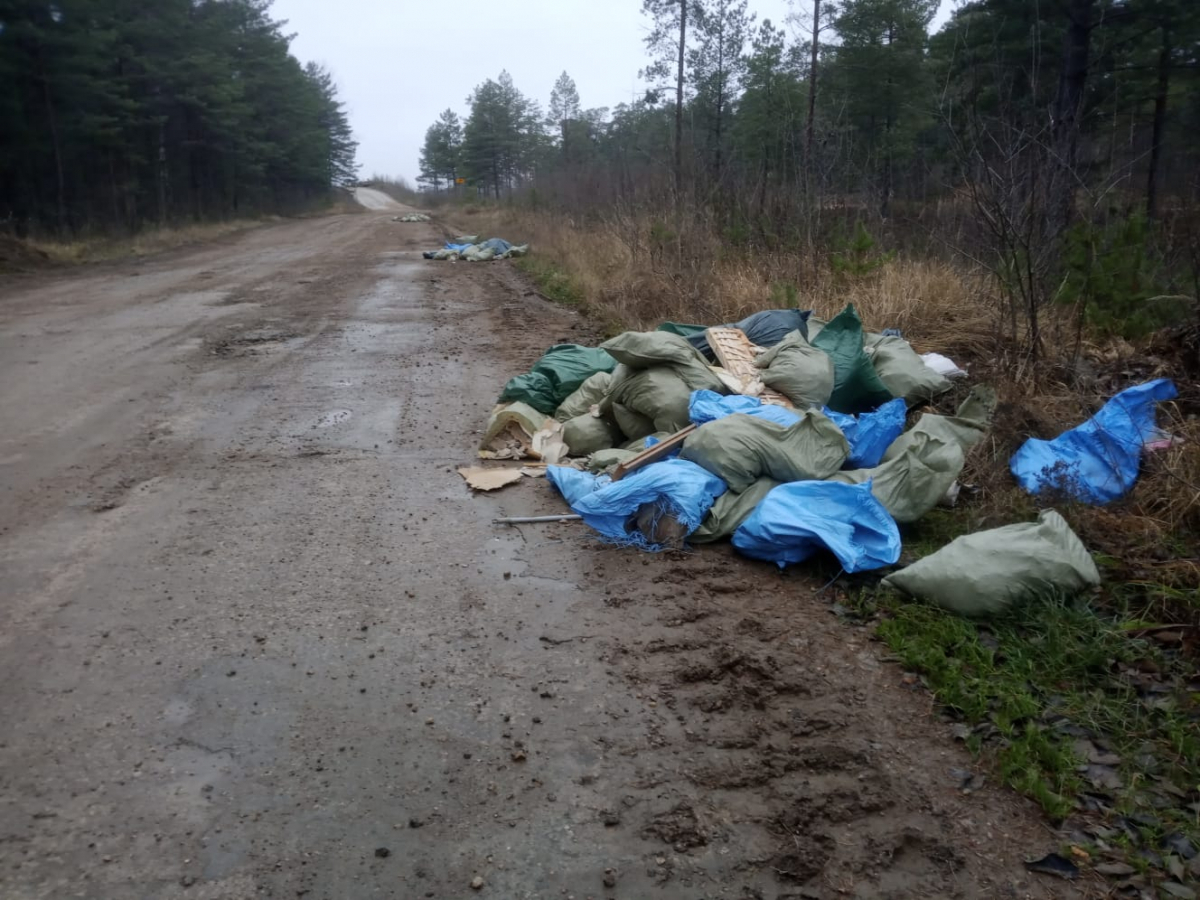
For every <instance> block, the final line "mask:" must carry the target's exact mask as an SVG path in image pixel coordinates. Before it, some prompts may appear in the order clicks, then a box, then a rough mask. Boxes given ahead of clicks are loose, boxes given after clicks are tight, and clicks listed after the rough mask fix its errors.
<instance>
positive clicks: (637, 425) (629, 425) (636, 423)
mask: <svg viewBox="0 0 1200 900" xmlns="http://www.w3.org/2000/svg"><path fill="white" fill-rule="evenodd" d="M610 408H611V409H612V417H613V421H614V422H616V423H617V427H618V428H620V429H621V434H623V435H625V437H627V438H629V442H630V443H631V444H632V443H640V442H641V441H642V440H644V439H645V438H647V437H649V436H650V435H652V434H654V420H653V419H648V418H646V417H645V416H643V415H642V414H641V413H636V412H634V411H633V410H632V409H630V408H629V407H628V406H623V405H622V404H620V403H614V404H612V406H611V407H610ZM626 446H628V445H626Z"/></svg>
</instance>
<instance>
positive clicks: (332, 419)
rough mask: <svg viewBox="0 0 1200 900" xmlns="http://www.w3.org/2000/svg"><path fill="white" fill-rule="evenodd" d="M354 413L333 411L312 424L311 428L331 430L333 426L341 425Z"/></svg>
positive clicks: (341, 410) (339, 410)
mask: <svg viewBox="0 0 1200 900" xmlns="http://www.w3.org/2000/svg"><path fill="white" fill-rule="evenodd" d="M352 415H354V413H352V412H351V411H350V410H348V409H335V410H332V411H330V412H327V413H325V414H324V415H322V416H320V417H319V418H318V419H317V421H316V422H314V423H313V426H312V427H313V428H332V427H333V426H334V425H341V424H342V423H343V422H345V421H346V420H347V419H349V418H350V417H351V416H352Z"/></svg>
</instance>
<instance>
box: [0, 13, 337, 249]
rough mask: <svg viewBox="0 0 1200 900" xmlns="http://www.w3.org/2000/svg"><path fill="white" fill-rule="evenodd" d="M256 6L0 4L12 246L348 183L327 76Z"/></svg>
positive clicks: (2, 186)
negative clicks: (291, 47)
mask: <svg viewBox="0 0 1200 900" xmlns="http://www.w3.org/2000/svg"><path fill="white" fill-rule="evenodd" d="M268 7H269V0H154V2H150V3H148V2H145V0H54V2H44V0H0V122H2V123H3V127H2V128H0V224H2V226H3V228H4V230H7V231H10V232H11V233H15V234H17V235H21V236H23V235H30V234H33V235H37V234H47V233H49V234H55V235H57V236H60V237H68V236H70V235H73V234H79V233H83V232H87V231H91V230H98V231H111V230H121V231H136V230H137V229H139V228H141V227H143V226H145V225H148V224H156V225H166V224H177V223H182V222H193V221H205V220H216V219H227V218H233V217H242V216H255V215H262V214H272V213H288V212H294V211H298V210H301V209H304V208H306V207H307V206H309V205H312V204H314V203H317V202H323V201H325V200H327V199H328V197H329V195H330V189H331V187H332V186H334V185H341V184H348V183H350V182H352V181H353V179H354V177H355V170H356V167H355V161H354V156H355V146H356V145H355V142H354V139H353V136H352V133H351V130H350V127H349V124H348V122H347V118H346V114H345V112H344V110H343V107H342V104H341V102H339V100H338V97H337V89H336V87H335V85H334V83H333V79H332V77H331V75H330V74H329V72H327V71H325V70H324V69H323V68H321V67H320V66H317V65H314V64H311V63H310V64H309V65H307V66H302V65H301V64H300V63H299V62H298V61H297V60H296V58H295V57H293V56H292V55H291V54H290V53H289V52H288V43H289V37H288V35H287V34H285V33H284V31H283V30H282V28H283V25H284V23H281V22H276V21H273V20H272V19H271V17H270V15H269V14H268Z"/></svg>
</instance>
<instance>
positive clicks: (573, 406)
mask: <svg viewBox="0 0 1200 900" xmlns="http://www.w3.org/2000/svg"><path fill="white" fill-rule="evenodd" d="M611 384H612V375H611V374H610V373H609V372H597V373H596V374H595V375H589V376H588V377H587V380H586V381H584V383H583V384H581V385H580V386H579V388H578V389H577V390H576V391H575V393H573V394H571V396H570V397H568V398H567V399H566V400H564V401H563V402H562V403H560V404H559V405H558V411H557V412H555V413H554V418H556V419H558V421H560V422H565V421H567V420H568V419H573V418H575V417H576V416H582V415H583V414H584V413H586V412H590V411H591V409H592V407H593V406H598V405H600V403H601V402H603V400H604V397H605V395H607V394H608V389H609V386H610V385H611Z"/></svg>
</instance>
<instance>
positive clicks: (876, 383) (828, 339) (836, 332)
mask: <svg viewBox="0 0 1200 900" xmlns="http://www.w3.org/2000/svg"><path fill="white" fill-rule="evenodd" d="M809 329H810V331H809V333H810V334H811V333H812V332H811V329H812V325H811V319H810V324H809ZM811 343H812V345H813V346H814V347H816V348H817V349H818V350H824V351H825V352H826V353H828V354H829V355H830V357H832V359H833V373H834V380H833V395H832V396H831V397H830V398H829V403H828V406H829V408H830V409H832V410H834V411H835V412H840V413H860V412H869V411H870V410H873V409H875V408H876V407H877V406H879V405H880V404H881V403H886V402H887V401H888V400H891V399H892V394H891V392H890V391H889V390H888V389H887V388H886V387H885V386H884V384H883V382H882V381H880V380H879V376H878V375H876V374H875V369H874V367H873V366H872V365H871V360H870V357H868V356H867V354H866V352H865V351H864V350H863V327H862V321H861V320H860V319H859V318H858V313H857V312H856V311H855V309H854V304H853V303H851V304H850V305H849V306H847V307H846V308H845V309H844V310H842V311H841V312H840V313H838V314H837V315H836V316H834V318H833V320H832V321H831V322H830V323H829V324H828V325H826V326H825V327H824V328H821V329H820V330H819V331H818V333H817V336H816V337H815V338H812V341H811Z"/></svg>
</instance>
